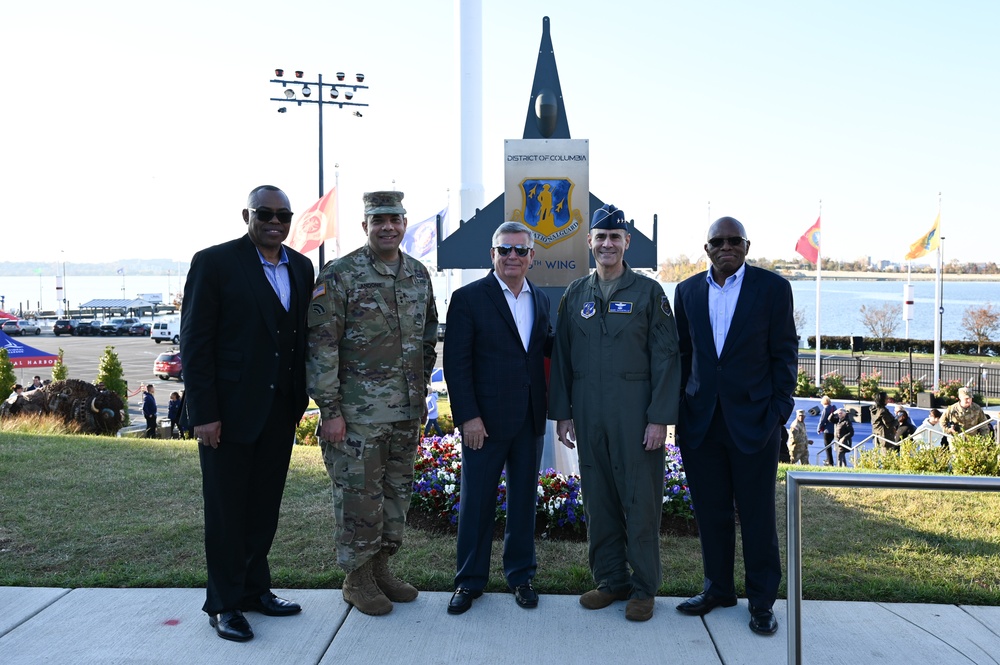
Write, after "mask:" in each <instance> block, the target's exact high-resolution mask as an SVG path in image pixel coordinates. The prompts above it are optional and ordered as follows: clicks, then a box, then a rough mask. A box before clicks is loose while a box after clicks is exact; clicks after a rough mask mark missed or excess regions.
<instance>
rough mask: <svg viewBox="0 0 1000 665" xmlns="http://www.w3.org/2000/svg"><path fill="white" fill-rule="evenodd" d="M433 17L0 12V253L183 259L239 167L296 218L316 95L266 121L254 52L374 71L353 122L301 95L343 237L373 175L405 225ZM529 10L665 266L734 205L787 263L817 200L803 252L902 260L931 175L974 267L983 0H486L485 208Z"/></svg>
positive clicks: (446, 94)
mask: <svg viewBox="0 0 1000 665" xmlns="http://www.w3.org/2000/svg"><path fill="white" fill-rule="evenodd" d="M454 11H455V8H454V5H453V3H452V2H451V1H448V0H425V1H424V2H408V1H404V0H398V1H391V2H379V1H377V0H372V1H370V2H351V3H348V2H315V1H310V2H306V1H301V0H286V1H285V2H281V3H276V2H257V1H249V2H238V3H237V2H228V1H217V0H199V1H198V2H193V1H191V0H177V1H175V2H172V3H159V4H155V3H154V4H150V3H136V2H114V1H111V0H94V1H93V2H89V3H77V2H68V1H66V0H53V1H50V2H44V3H27V2H22V3H15V4H13V5H11V6H8V7H5V9H4V12H3V14H4V19H3V22H2V25H0V57H2V60H3V62H4V64H5V69H6V70H7V76H6V77H5V81H4V83H3V88H2V89H3V99H2V100H0V102H2V108H3V117H4V123H3V124H4V130H3V138H2V144H0V146H2V147H0V154H2V160H0V173H2V182H3V183H4V185H5V193H6V196H5V197H4V198H5V203H6V210H5V212H6V213H7V214H6V220H5V223H4V233H5V239H4V241H3V242H2V244H0V261H18V260H52V261H58V260H60V258H62V257H65V258H66V259H67V260H69V261H71V262H88V261H113V260H115V259H119V258H132V257H150V258H168V259H173V260H187V259H188V258H190V256H191V254H192V253H193V252H194V251H196V250H197V249H200V248H201V247H204V246H206V245H208V244H212V243H216V242H221V241H223V240H226V239H229V238H232V237H235V236H236V235H238V234H240V233H242V231H243V228H244V226H243V222H242V220H241V218H240V210H241V208H242V207H243V204H244V200H245V196H246V194H247V192H248V191H249V190H250V189H251V188H252V187H254V186H256V185H258V184H263V183H271V184H275V185H278V186H280V187H282V188H284V189H285V190H286V191H287V192H288V194H289V196H290V198H291V200H292V204H293V207H294V209H295V210H297V211H298V210H303V209H305V208H306V207H308V206H309V205H310V204H312V203H313V202H314V201H315V200H316V198H317V197H318V196H317V195H318V190H317V186H318V184H317V118H316V116H317V111H316V107H315V105H310V106H303V107H301V108H296V107H289V109H288V113H285V114H279V113H277V112H276V110H277V107H278V106H279V105H278V104H276V103H274V102H271V101H269V100H268V98H269V97H271V96H272V95H275V94H276V93H277V92H279V90H278V88H277V86H274V85H272V84H270V83H268V80H269V79H270V78H271V77H272V76H273V70H274V68H275V67H283V68H284V69H286V70H294V69H302V70H304V71H305V72H306V73H307V76H309V77H314V76H315V74H316V73H317V72H320V73H322V74H323V75H324V78H328V79H330V78H332V77H333V75H334V73H335V72H337V71H339V70H343V71H345V72H347V73H348V74H353V73H355V72H363V73H364V74H365V75H366V81H365V83H366V84H369V85H370V86H371V89H370V90H368V91H366V92H364V93H359V94H358V96H357V98H356V99H357V100H358V101H367V102H369V103H370V104H371V106H370V107H369V108H368V109H361V111H362V113H363V117H362V118H357V117H354V116H352V115H351V113H350V111H349V109H347V108H345V109H343V110H338V109H336V108H331V107H327V108H326V110H325V111H324V113H325V116H324V118H325V130H326V142H325V152H326V171H327V178H326V185H327V187H330V186H332V185H333V182H334V171H335V170H339V172H340V186H341V187H340V188H341V193H342V202H341V207H340V211H341V219H342V225H343V227H344V242H343V244H344V246H345V248H346V249H351V248H353V247H356V246H357V245H359V244H361V242H362V241H363V238H362V235H361V232H360V221H361V214H362V206H361V193H362V192H364V191H366V190H373V189H383V188H392V187H393V181H395V187H396V188H398V189H401V190H403V191H404V192H406V199H405V203H406V205H407V208H408V210H409V217H410V221H411V222H415V221H419V220H421V219H424V218H425V217H427V216H430V215H432V214H434V213H435V212H437V211H438V210H440V209H441V208H443V207H444V206H445V205H446V204H447V202H448V190H449V188H450V189H451V190H452V191H455V190H456V189H457V182H458V174H457V166H456V165H457V159H456V156H457V150H458V147H457V104H456V91H455V85H454V82H455V71H456V70H455V67H456V65H455V62H454ZM543 16H549V17H550V18H551V20H552V38H553V43H554V47H555V53H556V60H557V63H558V66H559V74H560V79H561V82H562V89H563V94H564V97H565V100H566V104H567V113H568V118H569V125H570V131H571V133H572V135H573V137H574V138H586V139H589V140H590V155H591V172H590V182H591V187H592V189H593V191H594V192H595V193H597V194H598V195H599V196H600V197H601V198H602V199H604V200H605V201H608V202H613V203H615V204H616V205H618V206H619V207H621V208H623V209H624V210H625V212H626V214H627V215H628V216H629V217H633V218H635V220H636V222H637V224H638V226H639V227H640V228H641V229H644V230H646V231H647V232H648V230H649V229H650V227H651V220H652V216H653V214H654V213H658V214H659V218H660V234H661V235H660V237H661V243H660V257H661V258H665V257H672V256H678V255H680V254H686V255H688V256H696V255H698V254H700V253H701V251H702V250H701V246H702V244H703V242H704V234H705V230H706V228H707V223H708V221H709V214H711V217H712V218H715V217H719V216H721V215H732V216H735V217H737V218H739V219H740V220H742V221H743V222H744V223H745V225H746V227H747V230H748V235H749V236H750V238H751V240H752V242H753V247H752V249H751V254H752V255H754V254H755V255H758V256H768V257H771V258H791V257H793V256H794V246H795V241H796V240H797V238H798V237H799V235H801V234H802V233H803V232H804V231H805V230H806V229H807V228H808V227H809V226H810V224H812V222H813V221H814V220H815V218H816V216H817V213H818V210H819V200H820V199H822V201H823V224H824V226H823V228H824V255H826V256H831V257H834V258H842V259H854V258H857V257H859V256H869V255H870V256H872V257H873V258H876V259H891V260H900V259H901V258H902V255H903V254H904V253H905V251H906V250H907V248H908V246H909V244H910V243H911V242H913V241H914V240H916V239H917V238H918V237H919V236H921V235H922V234H923V233H924V232H925V231H927V229H928V228H929V227H930V225H931V224H932V223H933V221H934V217H935V215H936V214H937V207H938V192H939V191H940V192H943V214H942V219H943V225H944V226H943V235H944V236H945V238H946V239H947V240H946V254H945V258H946V260H948V259H953V258H957V259H960V260H963V261H995V260H998V256H997V254H998V251H997V249H996V247H997V243H995V242H994V241H993V240H992V239H990V238H989V235H988V233H989V230H991V229H993V228H995V227H996V221H997V212H996V210H997V206H996V201H995V199H996V196H995V194H996V191H997V188H998V184H1000V159H998V156H1000V125H998V122H997V114H998V108H1000V104H998V102H1000V86H998V85H997V76H998V74H997V72H998V71H1000V41H998V40H997V39H996V34H995V33H996V29H997V26H998V25H1000V4H998V3H996V2H985V1H984V2H972V1H967V2H962V1H958V2H953V3H932V2H923V1H907V2H903V1H890V0H885V1H880V2H871V1H856V0H846V1H841V2H826V3H804V2H793V1H769V0H764V1H761V2H753V3H747V2H739V1H736V0H732V1H706V2H696V3H695V2H676V1H673V0H661V1H656V2H622V3H607V2H595V1H591V0H576V1H569V0H564V1H558V2H556V1H549V2H545V1H532V2H529V1H527V0H509V1H506V2H499V1H497V2H494V1H491V0H484V2H483V63H484V70H483V76H484V85H483V88H484V109H485V112H484V118H483V123H484V147H483V156H484V186H485V191H486V201H487V202H488V201H490V200H492V199H493V198H494V197H495V196H497V195H499V194H500V193H501V191H502V188H503V171H502V169H503V163H502V157H503V140H504V139H506V138H520V136H521V132H522V129H523V125H524V117H525V113H526V110H527V102H528V95H529V93H530V87H531V80H532V77H533V74H534V67H535V60H536V57H537V49H538V43H539V40H540V37H541V25H542V17H543ZM334 164H339V169H335V167H334ZM709 201H711V213H709V205H708V202H709ZM984 232H985V233H986V235H984Z"/></svg>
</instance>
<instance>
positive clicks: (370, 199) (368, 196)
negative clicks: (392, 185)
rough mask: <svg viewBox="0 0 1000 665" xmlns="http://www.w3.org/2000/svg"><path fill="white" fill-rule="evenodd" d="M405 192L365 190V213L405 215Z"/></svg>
mask: <svg viewBox="0 0 1000 665" xmlns="http://www.w3.org/2000/svg"><path fill="white" fill-rule="evenodd" d="M405 214H406V209H405V208H403V192H365V215H405Z"/></svg>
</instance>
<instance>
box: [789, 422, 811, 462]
mask: <svg viewBox="0 0 1000 665" xmlns="http://www.w3.org/2000/svg"><path fill="white" fill-rule="evenodd" d="M788 433H789V435H790V436H789V439H788V455H789V457H791V460H792V461H791V464H809V434H808V432H806V412H805V411H804V410H802V409H798V410H797V411H796V412H795V422H794V423H792V426H791V428H789V430H788Z"/></svg>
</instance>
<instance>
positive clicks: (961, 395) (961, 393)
mask: <svg viewBox="0 0 1000 665" xmlns="http://www.w3.org/2000/svg"><path fill="white" fill-rule="evenodd" d="M966 397H972V395H970V394H969V389H968V388H959V389H958V399H965V398H966Z"/></svg>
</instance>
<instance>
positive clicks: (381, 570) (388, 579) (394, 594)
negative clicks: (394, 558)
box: [372, 550, 419, 603]
mask: <svg viewBox="0 0 1000 665" xmlns="http://www.w3.org/2000/svg"><path fill="white" fill-rule="evenodd" d="M372 578H373V579H374V580H375V584H376V585H377V586H378V588H379V589H380V590H381V591H382V593H384V594H385V596H386V598H388V599H389V600H391V601H392V602H394V603H409V602H410V601H413V600H416V599H417V594H418V593H419V592H418V591H417V590H416V588H414V587H413V586H412V585H410V584H407V583H406V582H404V581H403V580H401V579H399V578H398V577H396V576H395V575H393V574H392V571H391V570H389V553H388V552H386V551H385V550H379V551H378V554H376V555H375V556H374V557H372Z"/></svg>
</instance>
